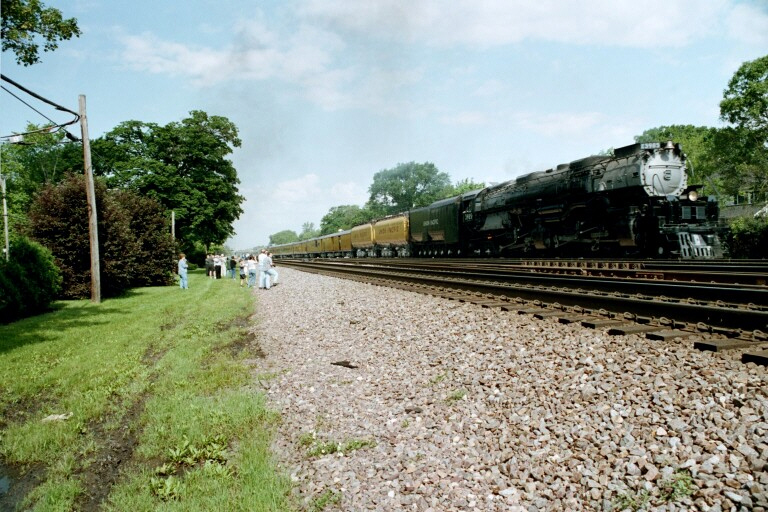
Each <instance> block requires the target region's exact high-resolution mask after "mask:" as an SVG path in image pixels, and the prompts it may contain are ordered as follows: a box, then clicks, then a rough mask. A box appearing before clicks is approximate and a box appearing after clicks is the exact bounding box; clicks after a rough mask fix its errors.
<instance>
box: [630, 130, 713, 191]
mask: <svg viewBox="0 0 768 512" xmlns="http://www.w3.org/2000/svg"><path fill="white" fill-rule="evenodd" d="M715 131H716V129H715V128H709V127H707V126H693V125H690V124H687V125H671V126H659V127H657V128H650V129H648V130H645V131H644V132H643V133H642V134H640V135H637V136H635V142H664V141H667V140H672V141H675V142H679V143H680V144H681V145H682V148H683V151H684V152H685V154H686V156H687V157H688V172H689V173H690V176H691V184H701V183H704V181H705V180H706V179H707V178H708V177H710V176H712V175H713V174H715V173H716V170H715V169H712V168H711V166H710V165H709V162H710V158H709V152H710V151H711V146H712V137H713V136H714V133H715Z"/></svg>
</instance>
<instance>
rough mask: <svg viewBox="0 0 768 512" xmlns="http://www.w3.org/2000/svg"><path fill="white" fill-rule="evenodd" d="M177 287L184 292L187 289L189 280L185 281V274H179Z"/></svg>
mask: <svg viewBox="0 0 768 512" xmlns="http://www.w3.org/2000/svg"><path fill="white" fill-rule="evenodd" d="M179 287H180V288H181V289H182V290H186V289H187V288H189V280H188V279H187V273H186V272H182V273H181V274H179Z"/></svg>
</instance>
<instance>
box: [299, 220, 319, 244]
mask: <svg viewBox="0 0 768 512" xmlns="http://www.w3.org/2000/svg"><path fill="white" fill-rule="evenodd" d="M318 236H320V230H319V229H315V223H314V222H305V223H304V224H302V225H301V233H299V240H309V239H310V238H315V237H318Z"/></svg>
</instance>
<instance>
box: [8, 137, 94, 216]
mask: <svg viewBox="0 0 768 512" xmlns="http://www.w3.org/2000/svg"><path fill="white" fill-rule="evenodd" d="M41 130H42V131H41ZM27 131H28V132H34V133H30V134H29V135H26V136H25V137H24V143H23V144H3V146H2V152H3V153H2V159H3V160H2V162H3V173H4V174H6V175H8V177H9V180H8V182H9V189H11V190H12V191H13V193H15V194H16V197H14V205H15V207H17V208H20V209H21V210H22V211H27V210H28V209H29V205H30V203H31V202H32V198H33V197H34V195H35V194H36V193H37V192H38V191H39V190H40V189H41V188H42V187H43V186H44V185H46V184H50V183H57V182H59V181H61V180H62V179H64V177H65V176H66V175H67V174H68V173H72V172H75V173H76V172H82V171H83V147H82V146H81V145H80V144H74V143H71V142H68V141H67V139H65V137H64V133H63V132H61V131H58V132H55V133H50V132H48V131H45V127H44V126H36V125H33V124H29V125H27Z"/></svg>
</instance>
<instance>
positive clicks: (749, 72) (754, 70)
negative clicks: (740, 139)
mask: <svg viewBox="0 0 768 512" xmlns="http://www.w3.org/2000/svg"><path fill="white" fill-rule="evenodd" d="M720 117H721V118H722V119H723V121H727V122H729V123H731V124H733V125H736V126H738V127H741V128H746V129H748V130H751V131H753V132H755V133H756V134H757V135H758V136H759V137H760V138H762V140H763V143H765V142H766V141H768V55H766V56H765V57H760V58H759V59H756V60H753V61H749V62H745V63H744V64H742V65H741V67H740V68H739V69H738V71H736V73H735V74H734V75H733V77H732V78H731V81H730V82H728V88H727V89H726V90H725V92H724V94H723V101H721V102H720Z"/></svg>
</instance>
